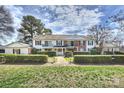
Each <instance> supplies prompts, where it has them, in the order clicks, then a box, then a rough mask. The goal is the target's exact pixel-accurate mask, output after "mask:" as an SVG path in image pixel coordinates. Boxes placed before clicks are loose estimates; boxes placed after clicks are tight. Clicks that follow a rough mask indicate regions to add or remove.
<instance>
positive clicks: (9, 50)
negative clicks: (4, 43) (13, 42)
mask: <svg viewBox="0 0 124 93" xmlns="http://www.w3.org/2000/svg"><path fill="white" fill-rule="evenodd" d="M5 54H13V49H12V48H5Z"/></svg>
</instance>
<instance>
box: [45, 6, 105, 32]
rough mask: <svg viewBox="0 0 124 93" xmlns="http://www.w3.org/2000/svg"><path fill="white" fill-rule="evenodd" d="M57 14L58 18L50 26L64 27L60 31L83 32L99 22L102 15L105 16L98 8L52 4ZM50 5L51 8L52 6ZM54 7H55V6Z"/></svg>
mask: <svg viewBox="0 0 124 93" xmlns="http://www.w3.org/2000/svg"><path fill="white" fill-rule="evenodd" d="M50 7H52V8H51V9H54V13H55V14H56V15H57V17H56V19H55V20H54V21H53V22H51V23H49V24H47V26H48V27H50V28H55V27H63V29H62V30H60V33H68V34H81V33H83V32H84V31H86V30H87V29H88V28H89V27H91V26H93V25H96V24H99V23H100V21H101V20H100V17H102V16H104V14H103V13H102V12H98V9H97V8H96V9H94V10H88V9H86V8H83V7H82V9H78V7H77V6H76V7H75V6H50ZM50 7H49V8H50ZM53 7H54V8H53Z"/></svg>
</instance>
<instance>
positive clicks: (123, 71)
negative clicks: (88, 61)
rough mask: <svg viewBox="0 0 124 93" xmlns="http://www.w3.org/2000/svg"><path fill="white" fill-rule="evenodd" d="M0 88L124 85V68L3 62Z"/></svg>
mask: <svg viewBox="0 0 124 93" xmlns="http://www.w3.org/2000/svg"><path fill="white" fill-rule="evenodd" d="M0 87H6V88H9V87H12V88H14V87H19V88H21V87H37V88H39V87H124V67H123V66H40V65H39V66H38V65H34V66H32V65H27V66H25V65H11V66H8V65H1V66H0Z"/></svg>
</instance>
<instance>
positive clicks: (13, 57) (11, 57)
mask: <svg viewBox="0 0 124 93" xmlns="http://www.w3.org/2000/svg"><path fill="white" fill-rule="evenodd" d="M0 56H4V57H5V59H6V63H25V62H26V63H46V62H48V56H47V55H19V54H3V55H0Z"/></svg>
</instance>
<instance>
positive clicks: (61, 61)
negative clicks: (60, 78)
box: [54, 56, 70, 65]
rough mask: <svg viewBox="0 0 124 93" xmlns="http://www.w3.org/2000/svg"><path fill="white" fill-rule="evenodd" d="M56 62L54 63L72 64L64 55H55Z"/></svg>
mask: <svg viewBox="0 0 124 93" xmlns="http://www.w3.org/2000/svg"><path fill="white" fill-rule="evenodd" d="M55 59H56V62H55V63H54V65H70V64H69V62H67V61H66V60H65V59H64V57H63V56H58V57H55Z"/></svg>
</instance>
